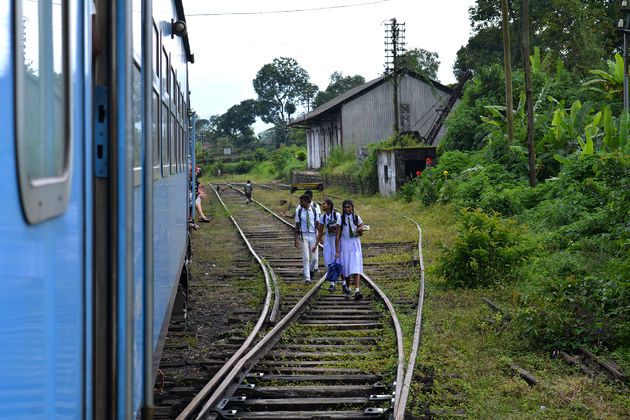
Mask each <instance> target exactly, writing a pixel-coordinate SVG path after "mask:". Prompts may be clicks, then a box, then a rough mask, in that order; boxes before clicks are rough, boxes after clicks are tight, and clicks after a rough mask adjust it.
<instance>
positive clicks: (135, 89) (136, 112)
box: [131, 58, 144, 187]
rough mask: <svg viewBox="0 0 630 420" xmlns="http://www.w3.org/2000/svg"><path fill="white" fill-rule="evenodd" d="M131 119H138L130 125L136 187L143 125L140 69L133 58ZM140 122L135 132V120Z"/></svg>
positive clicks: (139, 183) (140, 158)
mask: <svg viewBox="0 0 630 420" xmlns="http://www.w3.org/2000/svg"><path fill="white" fill-rule="evenodd" d="M131 68H132V70H131V71H132V75H131V80H132V88H131V90H132V95H131V96H132V100H131V103H132V106H133V108H134V109H133V111H132V120H133V118H134V117H138V116H139V119H138V120H133V123H132V124H131V125H132V128H131V129H132V131H133V132H132V135H131V138H132V145H133V154H132V156H133V158H132V162H131V164H132V168H133V186H134V187H137V186H139V185H142V130H143V129H144V125H143V124H142V102H143V100H142V99H143V98H142V69H141V67H140V64H139V63H138V61H136V59H135V58H134V59H133V60H132V66H131ZM138 121H139V122H140V131H139V132H136V129H137V128H138V127H136V124H137V122H138Z"/></svg>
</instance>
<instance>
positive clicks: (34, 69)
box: [14, 0, 72, 223]
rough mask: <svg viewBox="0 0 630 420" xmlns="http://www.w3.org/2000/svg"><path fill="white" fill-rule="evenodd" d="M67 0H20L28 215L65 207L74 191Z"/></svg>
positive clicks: (22, 169) (21, 151)
mask: <svg viewBox="0 0 630 420" xmlns="http://www.w3.org/2000/svg"><path fill="white" fill-rule="evenodd" d="M67 8H68V3H67V2H66V1H57V2H51V1H37V0H32V1H23V2H20V1H18V2H16V4H15V15H14V16H15V25H14V28H15V31H16V32H15V34H14V39H15V95H16V109H15V117H16V132H15V133H16V148H17V165H18V177H19V184H20V196H21V199H22V209H23V212H24V216H25V218H26V220H27V221H28V222H29V223H38V222H41V221H43V220H46V219H49V218H51V217H54V216H57V215H59V214H62V213H63V212H65V210H66V208H67V205H68V201H69V197H70V178H71V166H72V165H71V157H72V154H71V147H72V139H71V138H70V124H71V119H70V112H69V109H70V105H71V104H70V98H71V95H70V94H69V89H70V84H69V80H68V74H69V72H68V68H69V56H68V45H69V41H68V39H69V37H68V32H69V30H68V22H67V15H68V13H67V10H66V9H67Z"/></svg>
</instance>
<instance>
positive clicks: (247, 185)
mask: <svg viewBox="0 0 630 420" xmlns="http://www.w3.org/2000/svg"><path fill="white" fill-rule="evenodd" d="M245 192H246V193H250V192H252V185H251V184H245Z"/></svg>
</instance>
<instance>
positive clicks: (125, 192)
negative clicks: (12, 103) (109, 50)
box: [111, 0, 134, 419]
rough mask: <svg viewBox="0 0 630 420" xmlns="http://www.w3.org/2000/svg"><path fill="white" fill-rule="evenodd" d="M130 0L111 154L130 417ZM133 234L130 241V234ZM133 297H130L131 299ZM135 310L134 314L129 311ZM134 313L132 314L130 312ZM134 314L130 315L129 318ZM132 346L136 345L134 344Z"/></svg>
mask: <svg viewBox="0 0 630 420" xmlns="http://www.w3.org/2000/svg"><path fill="white" fill-rule="evenodd" d="M130 11H131V9H130V3H129V2H127V1H125V0H116V16H115V22H116V37H115V39H113V40H112V42H114V45H115V51H116V75H117V79H116V80H117V85H116V86H114V87H113V88H112V90H115V91H116V108H117V113H116V118H117V121H116V123H115V126H116V128H117V132H116V133H115V134H116V138H117V141H118V145H117V155H116V156H115V157H113V156H112V157H111V158H112V159H114V158H115V159H116V162H117V173H116V178H117V183H118V185H117V188H118V190H117V191H116V193H117V200H118V202H117V208H116V213H117V223H118V225H117V226H116V238H117V247H118V248H117V251H118V255H117V262H118V271H117V281H118V300H117V305H118V306H117V317H118V319H117V322H118V324H117V326H116V327H117V331H116V334H117V337H118V342H117V348H116V353H117V362H118V364H117V366H116V368H117V372H118V375H117V380H118V383H117V396H116V397H117V402H118V406H117V407H116V410H115V411H116V414H117V418H119V419H131V418H132V412H133V410H134V409H133V387H134V384H133V352H132V353H131V354H129V352H128V349H129V346H133V319H132V317H133V255H132V254H131V253H132V252H133V232H132V231H131V229H133V223H132V222H133V188H132V187H131V185H132V179H131V178H132V175H133V174H132V169H131V165H132V149H131V148H132V147H133V141H132V138H131V129H132V128H131V119H130V116H131V111H132V109H131V94H130V93H129V92H130V90H131V71H130V70H131V68H130V67H131V37H132V33H131V25H130V17H129V16H130ZM128 234H129V235H132V236H131V243H130V241H129V237H128V236H127V235H128ZM130 299H131V301H130ZM130 310H131V311H132V312H131V314H130V313H129V311H130ZM129 315H131V317H130V316H129ZM130 318H131V319H130ZM131 349H132V350H133V348H132V347H131Z"/></svg>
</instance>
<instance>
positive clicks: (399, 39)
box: [385, 18, 405, 135]
mask: <svg viewBox="0 0 630 420" xmlns="http://www.w3.org/2000/svg"><path fill="white" fill-rule="evenodd" d="M404 52H405V24H404V23H398V22H397V21H396V18H393V19H391V20H390V23H386V24H385V72H386V73H390V74H392V76H393V79H392V80H393V87H394V98H393V103H394V134H395V135H397V134H398V133H399V131H400V128H399V122H400V117H399V111H398V78H399V76H400V70H401V69H400V56H401V55H402V54H404Z"/></svg>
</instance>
